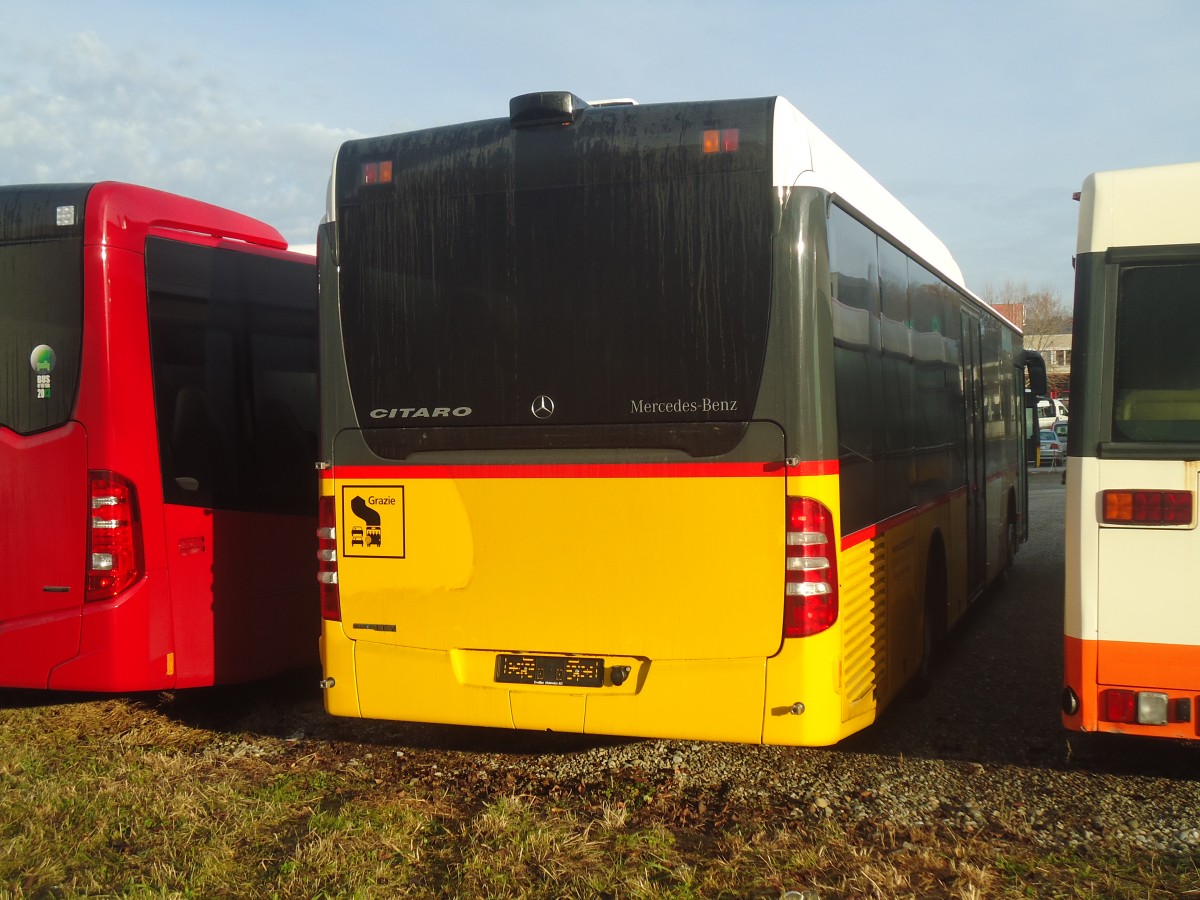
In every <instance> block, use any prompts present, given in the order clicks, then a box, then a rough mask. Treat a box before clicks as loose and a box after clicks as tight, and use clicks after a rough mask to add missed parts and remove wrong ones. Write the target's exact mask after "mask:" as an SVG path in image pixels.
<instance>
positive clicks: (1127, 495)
mask: <svg viewBox="0 0 1200 900" xmlns="http://www.w3.org/2000/svg"><path fill="white" fill-rule="evenodd" d="M1101 496H1102V501H1103V502H1102V509H1103V513H1102V521H1103V522H1104V523H1105V524H1108V525H1191V524H1192V492H1191V491H1132V490H1112V491H1105V492H1104V493H1103V494H1102V495H1101Z"/></svg>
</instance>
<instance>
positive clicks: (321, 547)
mask: <svg viewBox="0 0 1200 900" xmlns="http://www.w3.org/2000/svg"><path fill="white" fill-rule="evenodd" d="M335 515H336V513H335V509H334V505H333V497H322V498H321V500H320V508H319V510H318V516H319V519H318V528H317V581H319V582H320V583H321V616H322V617H323V618H325V619H328V620H330V621H331V622H340V621H341V620H342V599H341V597H340V596H339V595H338V573H337V527H336V521H335Z"/></svg>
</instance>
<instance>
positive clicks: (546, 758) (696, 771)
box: [251, 475, 1200, 859]
mask: <svg viewBox="0 0 1200 900" xmlns="http://www.w3.org/2000/svg"><path fill="white" fill-rule="evenodd" d="M1032 480H1033V482H1034V484H1033V487H1032V490H1031V517H1032V518H1031V521H1032V523H1033V526H1032V532H1033V533H1032V534H1031V540H1030V541H1029V543H1027V544H1025V545H1024V546H1023V547H1022V549H1021V552H1020V553H1019V555H1018V558H1017V565H1016V567H1015V569H1014V570H1013V571H1012V572H1011V574H1010V576H1009V579H1008V584H1007V586H1006V587H1004V588H1001V589H996V590H993V591H992V592H991V593H990V594H989V595H987V596H985V597H984V598H983V599H982V600H981V601H980V604H979V606H978V608H977V609H976V610H974V611H973V612H972V614H971V615H970V616H969V617H968V619H967V620H966V621H965V622H964V623H963V624H962V626H961V627H960V628H959V629H958V630H957V631H956V633H955V635H954V636H953V638H952V640H951V641H950V642H949V644H948V646H947V648H946V650H945V653H944V655H943V659H942V661H941V663H940V666H939V668H938V670H937V672H936V675H935V682H934V686H933V688H932V690H931V691H930V692H929V693H928V694H927V695H926V696H924V697H921V698H902V699H900V700H899V701H897V702H896V703H894V704H893V706H892V707H891V708H890V709H889V710H888V711H887V712H886V713H885V715H884V716H883V717H882V719H881V720H880V721H879V722H877V723H875V725H873V726H871V727H870V728H868V729H867V730H866V731H864V732H862V733H861V734H859V735H855V736H853V737H851V738H850V739H848V740H846V741H844V742H842V743H841V744H839V745H838V746H837V747H835V748H830V749H800V748H784V747H759V746H744V745H736V744H718V743H705V742H688V741H654V740H620V739H603V738H591V737H581V736H572V735H547V734H540V733H528V732H501V731H492V730H486V729H471V728H454V727H446V726H430V725H414V724H406V723H391V722H363V721H355V720H345V719H331V718H330V717H327V716H325V715H324V713H323V712H321V711H320V710H319V707H318V706H317V705H316V704H315V702H313V703H309V704H308V705H307V706H305V707H304V708H303V709H300V710H299V711H293V713H292V714H281V715H279V716H278V718H277V720H276V722H275V725H274V726H273V727H272V730H273V731H274V728H275V727H278V728H280V729H284V730H283V731H281V732H276V734H278V735H279V736H282V737H286V738H288V739H290V740H292V741H299V742H300V743H302V744H303V745H305V748H306V749H305V750H304V752H308V751H309V750H311V749H312V748H313V745H314V743H315V744H316V747H317V749H318V752H321V753H322V754H327V755H331V756H333V757H335V758H340V760H341V763H342V764H343V765H347V766H351V767H361V768H363V770H364V772H369V773H370V774H371V775H372V776H375V777H378V778H382V779H384V780H386V781H387V782H389V783H393V784H395V783H398V782H401V783H402V782H404V781H412V782H416V781H418V780H420V781H429V780H432V781H434V782H441V783H443V784H445V785H446V788H447V790H448V791H453V792H455V794H456V796H459V797H464V798H466V799H470V797H478V798H479V799H483V798H486V797H488V796H491V795H494V794H495V793H497V792H502V791H514V790H516V791H520V792H529V793H534V794H549V795H551V796H553V795H554V792H555V791H558V792H560V793H561V792H563V791H566V790H570V789H571V788H570V786H572V785H575V786H579V787H577V788H576V789H577V790H587V789H589V787H588V786H591V787H590V789H592V790H595V789H596V785H598V784H601V783H604V782H605V781H606V779H607V781H608V782H609V783H610V784H611V785H612V786H614V790H616V791H617V793H620V792H621V791H625V792H627V793H628V792H630V791H636V790H641V788H640V787H638V786H639V785H642V786H645V787H647V788H648V789H649V790H650V791H651V792H652V793H657V794H662V795H664V796H666V795H669V796H671V797H674V798H676V800H675V807H674V809H668V810H665V811H662V810H660V812H665V814H667V815H672V814H674V815H678V816H680V817H686V818H687V819H688V820H689V821H688V824H691V825H695V826H697V827H700V828H705V827H709V828H717V827H721V826H722V825H724V824H727V823H728V821H729V817H734V818H736V817H737V813H736V812H733V811H734V810H738V809H741V810H742V811H743V813H742V814H743V815H747V814H750V815H753V816H754V817H755V820H756V821H759V822H760V824H766V823H765V822H761V817H762V816H763V815H764V814H765V815H767V816H774V817H776V818H778V819H779V820H780V821H781V822H783V821H786V820H787V819H806V820H814V819H826V820H829V821H831V822H833V823H838V824H841V825H844V827H845V828H846V830H847V832H851V831H853V830H855V829H858V830H860V831H864V833H866V832H870V831H871V830H876V831H883V830H886V831H888V832H889V833H891V834H897V833H899V834H903V833H904V832H905V831H906V830H913V829H918V830H929V829H933V830H935V831H938V830H943V829H949V830H950V831H951V832H954V833H957V834H960V835H963V836H971V835H977V836H980V837H986V836H989V835H991V836H996V837H998V838H1002V839H1007V840H1016V841H1020V842H1028V843H1033V844H1036V845H1039V846H1042V847H1045V848H1051V849H1053V848H1061V849H1068V848H1080V847H1085V848H1093V849H1096V850H1098V851H1113V852H1118V853H1119V852H1123V851H1127V850H1139V849H1140V850H1142V851H1148V852H1151V853H1156V854H1171V855H1192V856H1196V857H1197V858H1198V859H1200V743H1197V744H1193V743H1189V742H1179V741H1163V740H1157V739H1145V738H1129V737H1123V736H1113V735H1078V734H1072V733H1069V732H1066V731H1065V730H1064V729H1063V728H1062V726H1061V724H1060V722H1059V717H1058V696H1059V689H1060V686H1061V662H1060V660H1061V596H1062V581H1063V578H1062V566H1063V539H1062V531H1063V526H1062V522H1063V500H1064V489H1063V487H1062V485H1061V482H1060V479H1059V478H1057V477H1054V476H1053V475H1035V476H1034V477H1033V479H1032ZM251 752H255V751H254V750H253V748H252V750H251ZM747 810H749V811H751V812H750V813H746V811H747Z"/></svg>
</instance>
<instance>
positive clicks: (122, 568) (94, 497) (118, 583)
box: [85, 472, 145, 600]
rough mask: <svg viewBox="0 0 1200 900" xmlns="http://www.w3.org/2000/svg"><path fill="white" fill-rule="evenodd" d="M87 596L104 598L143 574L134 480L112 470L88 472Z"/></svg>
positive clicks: (112, 595)
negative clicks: (132, 481) (131, 480)
mask: <svg viewBox="0 0 1200 900" xmlns="http://www.w3.org/2000/svg"><path fill="white" fill-rule="evenodd" d="M88 483H89V487H88V569H87V591H86V593H85V598H86V599H87V600H107V599H109V598H110V597H115V596H116V595H117V594H119V593H121V591H123V590H125V589H126V588H128V587H130V586H132V585H133V584H134V583H135V582H137V581H138V579H140V578H141V577H142V575H144V574H145V564H144V562H143V559H142V523H141V517H140V516H139V514H138V505H137V493H136V492H135V491H134V489H133V484H132V483H131V482H130V481H129V480H128V479H127V478H123V477H122V476H120V475H117V474H116V473H114V472H89V473H88Z"/></svg>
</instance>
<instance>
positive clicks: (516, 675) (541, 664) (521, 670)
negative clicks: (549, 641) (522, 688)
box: [496, 653, 604, 687]
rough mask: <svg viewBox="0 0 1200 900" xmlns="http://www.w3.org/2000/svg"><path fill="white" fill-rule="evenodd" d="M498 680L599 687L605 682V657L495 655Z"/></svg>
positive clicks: (510, 682) (512, 682)
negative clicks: (603, 658)
mask: <svg viewBox="0 0 1200 900" xmlns="http://www.w3.org/2000/svg"><path fill="white" fill-rule="evenodd" d="M496 681H498V682H502V683H504V684H558V685H563V686H569V687H600V686H601V685H603V684H604V660H602V659H593V658H590V657H583V656H518V655H515V654H508V653H501V654H499V655H498V656H497V657H496Z"/></svg>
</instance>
